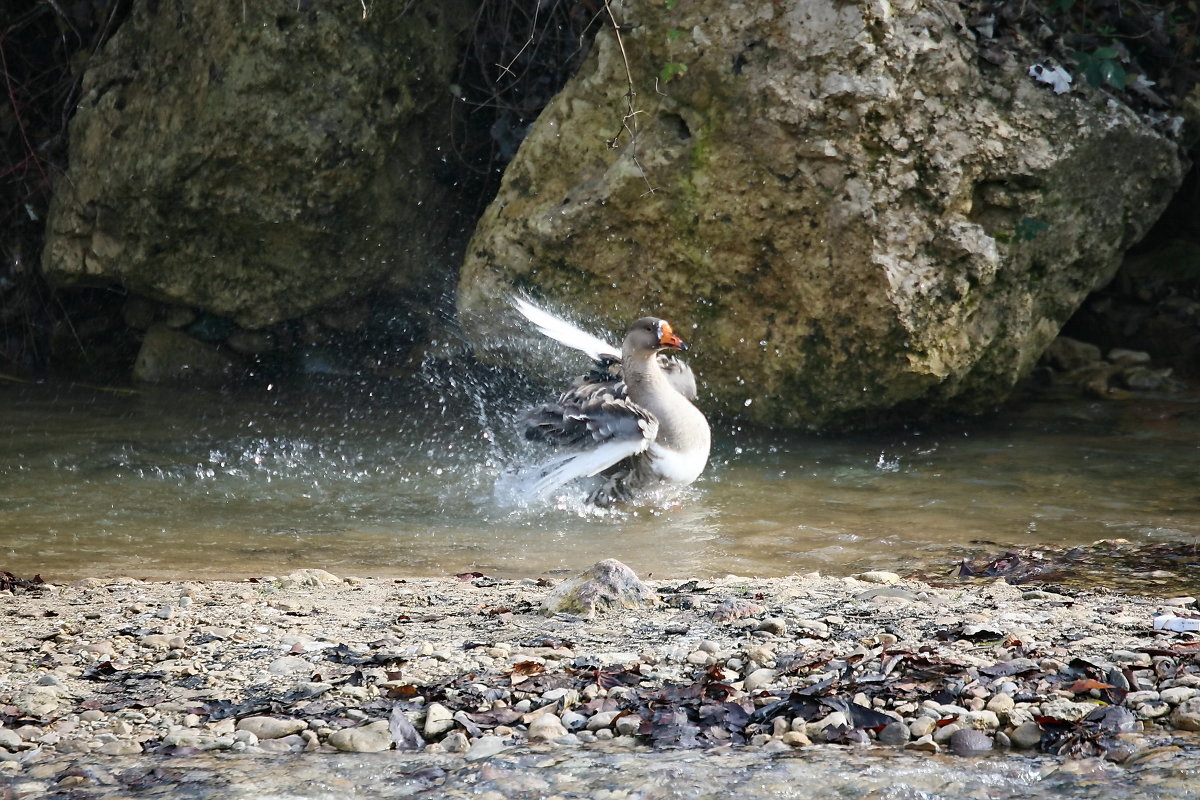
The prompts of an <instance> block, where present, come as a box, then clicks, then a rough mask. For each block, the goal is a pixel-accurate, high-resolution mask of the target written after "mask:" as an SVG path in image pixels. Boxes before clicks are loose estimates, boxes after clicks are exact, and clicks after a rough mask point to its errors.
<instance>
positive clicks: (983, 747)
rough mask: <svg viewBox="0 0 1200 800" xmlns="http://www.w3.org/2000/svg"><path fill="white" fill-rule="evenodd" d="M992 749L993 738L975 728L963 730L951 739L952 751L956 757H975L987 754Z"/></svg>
mask: <svg viewBox="0 0 1200 800" xmlns="http://www.w3.org/2000/svg"><path fill="white" fill-rule="evenodd" d="M992 747H993V745H992V737H990V736H988V735H987V734H986V733H984V732H983V731H980V730H976V729H975V728H963V729H962V730H960V731H956V732H955V734H954V735H953V736H951V737H950V750H951V752H953V753H954V754H955V755H960V756H969V755H975V754H978V753H984V752H987V751H988V750H991V749H992Z"/></svg>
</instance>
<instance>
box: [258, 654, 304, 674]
mask: <svg viewBox="0 0 1200 800" xmlns="http://www.w3.org/2000/svg"><path fill="white" fill-rule="evenodd" d="M312 668H313V665H312V662H311V661H308V660H306V659H303V658H300V656H280V657H279V658H277V659H275V660H274V661H272V662H271V663H270V664H269V665H268V666H267V672H269V673H271V674H272V675H291V674H292V673H294V672H306V671H310V670H312Z"/></svg>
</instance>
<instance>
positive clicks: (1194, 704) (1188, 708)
mask: <svg viewBox="0 0 1200 800" xmlns="http://www.w3.org/2000/svg"><path fill="white" fill-rule="evenodd" d="M1170 722H1171V725H1173V726H1174V727H1176V728H1178V729H1179V730H1183V731H1200V698H1192V699H1190V700H1184V701H1183V702H1182V703H1180V704H1179V707H1178V708H1176V709H1175V711H1173V712H1172V713H1171V717H1170Z"/></svg>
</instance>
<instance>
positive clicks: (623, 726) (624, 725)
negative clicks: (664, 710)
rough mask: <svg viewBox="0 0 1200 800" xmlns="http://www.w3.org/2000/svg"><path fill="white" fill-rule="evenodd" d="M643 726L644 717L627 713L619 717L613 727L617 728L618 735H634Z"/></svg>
mask: <svg viewBox="0 0 1200 800" xmlns="http://www.w3.org/2000/svg"><path fill="white" fill-rule="evenodd" d="M641 727H642V718H641V717H639V716H638V715H637V714H626V715H624V716H622V717H618V718H617V721H616V723H615V724H614V725H613V728H615V729H616V732H617V735H618V736H633V735H634V734H636V733H637V732H638V731H639V730H641Z"/></svg>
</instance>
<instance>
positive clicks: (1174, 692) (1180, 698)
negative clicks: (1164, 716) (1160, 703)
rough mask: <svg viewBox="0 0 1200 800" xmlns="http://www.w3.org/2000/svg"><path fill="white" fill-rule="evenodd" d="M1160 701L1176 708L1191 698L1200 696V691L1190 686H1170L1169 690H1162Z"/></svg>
mask: <svg viewBox="0 0 1200 800" xmlns="http://www.w3.org/2000/svg"><path fill="white" fill-rule="evenodd" d="M1161 695H1162V699H1163V700H1164V701H1165V702H1167V703H1170V704H1171V705H1173V706H1177V705H1179V704H1180V703H1183V702H1185V701H1187V700H1191V699H1192V698H1193V697H1196V696H1197V695H1200V691H1197V690H1196V689H1194V688H1192V687H1191V686H1172V687H1171V688H1169V689H1163V690H1162V692H1161Z"/></svg>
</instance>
